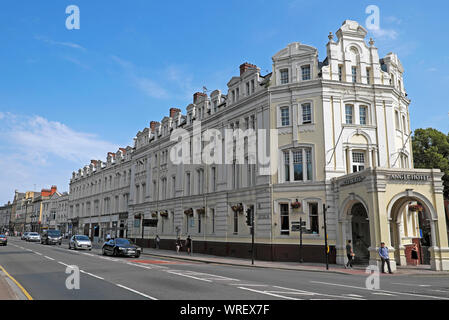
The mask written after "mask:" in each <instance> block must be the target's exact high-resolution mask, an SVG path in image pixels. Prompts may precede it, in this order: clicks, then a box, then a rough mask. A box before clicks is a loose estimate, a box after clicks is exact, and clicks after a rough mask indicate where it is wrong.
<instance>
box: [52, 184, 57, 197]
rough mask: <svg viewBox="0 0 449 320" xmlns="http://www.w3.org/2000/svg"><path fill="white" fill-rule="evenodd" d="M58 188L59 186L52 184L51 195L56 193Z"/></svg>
mask: <svg viewBox="0 0 449 320" xmlns="http://www.w3.org/2000/svg"><path fill="white" fill-rule="evenodd" d="M57 190H58V187H57V186H51V195H54V194H55V193H56V191H57Z"/></svg>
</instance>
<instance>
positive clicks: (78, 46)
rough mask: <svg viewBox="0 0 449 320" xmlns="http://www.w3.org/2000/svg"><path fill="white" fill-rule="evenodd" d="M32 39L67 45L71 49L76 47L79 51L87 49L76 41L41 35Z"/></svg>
mask: <svg viewBox="0 0 449 320" xmlns="http://www.w3.org/2000/svg"><path fill="white" fill-rule="evenodd" d="M34 39H36V40H39V41H43V42H45V43H48V44H50V45H55V46H63V47H68V48H72V49H78V50H81V51H87V49H86V48H84V47H83V46H80V45H79V44H76V43H73V42H61V41H54V40H51V39H48V38H46V37H41V36H35V37H34Z"/></svg>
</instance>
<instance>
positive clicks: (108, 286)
mask: <svg viewBox="0 0 449 320" xmlns="http://www.w3.org/2000/svg"><path fill="white" fill-rule="evenodd" d="M144 250H145V252H144V254H143V255H141V256H140V258H138V259H136V258H125V257H110V256H103V255H102V254H101V250H100V249H99V248H98V247H97V246H96V247H95V248H94V249H93V250H92V251H78V250H77V251H75V250H69V249H68V246H67V244H63V245H62V246H46V245H41V244H39V243H28V242H25V241H21V240H20V239H18V238H10V239H9V243H8V246H7V247H0V265H2V266H3V267H4V268H5V269H6V270H7V271H8V272H9V274H10V275H11V276H12V277H14V279H16V281H17V283H19V284H20V285H21V286H22V287H23V288H24V289H25V290H26V292H28V293H29V295H30V296H31V297H32V299H34V300H176V301H185V300H189V301H193V300H194V301H198V302H199V303H200V301H205V300H224V301H242V300H251V301H253V300H323V299H325V300H345V301H354V300H449V281H447V279H448V276H447V275H443V276H442V275H441V274H434V273H431V274H427V273H426V274H416V275H410V274H395V275H381V276H380V277H379V278H378V283H379V286H378V287H377V288H375V289H374V290H373V289H370V288H369V287H368V286H367V281H368V279H369V277H368V275H367V274H365V273H364V270H350V273H349V272H347V273H336V272H317V271H316V270H314V268H315V269H316V268H318V270H322V269H323V267H322V266H310V265H307V266H300V267H301V268H307V269H298V266H297V265H295V263H292V264H286V263H282V264H280V265H278V264H277V263H274V264H273V263H272V262H263V261H256V266H257V267H256V268H254V267H251V266H250V263H249V261H248V260H245V259H241V260H240V259H228V258H222V257H213V256H206V255H201V256H200V255H197V254H194V255H193V256H187V255H185V253H182V254H180V255H179V256H177V255H176V252H170V251H168V252H165V251H162V250H158V251H156V250H155V249H148V248H145V249H144ZM213 259H215V260H213ZM222 260H228V261H222ZM234 260H237V261H234ZM332 267H333V268H337V267H336V266H332ZM76 270H78V273H77V272H76ZM337 271H338V270H337ZM343 272H345V271H343ZM76 274H77V275H78V276H79V277H78V279H79V287H76V286H73V285H71V283H72V282H70V281H71V280H74V279H75V278H76V277H75V275H76ZM72 276H73V277H75V278H73V277H72ZM73 283H76V281H75V282H73ZM68 285H69V286H68ZM0 291H3V290H0Z"/></svg>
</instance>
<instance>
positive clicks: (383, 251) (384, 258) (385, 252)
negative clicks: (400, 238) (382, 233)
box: [379, 242, 393, 273]
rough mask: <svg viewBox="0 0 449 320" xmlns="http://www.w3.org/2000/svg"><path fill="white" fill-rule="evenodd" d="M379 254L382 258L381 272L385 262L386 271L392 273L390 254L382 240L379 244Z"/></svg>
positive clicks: (383, 271) (383, 270) (383, 269)
mask: <svg viewBox="0 0 449 320" xmlns="http://www.w3.org/2000/svg"><path fill="white" fill-rule="evenodd" d="M379 256H380V259H381V260H382V273H385V262H386V263H387V267H388V272H389V273H393V272H391V267H390V255H389V254H388V248H387V247H385V243H384V242H382V243H381V244H380V248H379Z"/></svg>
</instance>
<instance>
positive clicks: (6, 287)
mask: <svg viewBox="0 0 449 320" xmlns="http://www.w3.org/2000/svg"><path fill="white" fill-rule="evenodd" d="M27 299H28V297H27V296H26V295H25V294H24V292H23V291H22V288H20V287H19V286H18V285H17V284H16V282H15V279H14V278H12V277H11V276H10V275H9V273H7V271H6V270H5V269H4V268H3V267H2V266H0V300H27Z"/></svg>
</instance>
